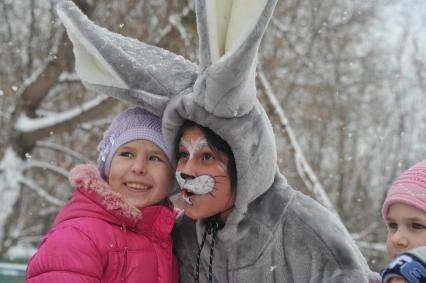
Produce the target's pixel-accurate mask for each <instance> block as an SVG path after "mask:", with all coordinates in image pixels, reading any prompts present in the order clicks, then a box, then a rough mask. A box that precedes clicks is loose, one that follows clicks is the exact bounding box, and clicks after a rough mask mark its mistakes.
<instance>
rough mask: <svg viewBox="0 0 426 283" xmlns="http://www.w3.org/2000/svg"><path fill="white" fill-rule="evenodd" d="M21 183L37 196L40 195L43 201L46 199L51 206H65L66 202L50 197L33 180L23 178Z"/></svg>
mask: <svg viewBox="0 0 426 283" xmlns="http://www.w3.org/2000/svg"><path fill="white" fill-rule="evenodd" d="M20 183H21V184H23V185H25V186H27V187H28V188H29V189H31V190H33V191H34V192H35V193H36V194H37V195H39V196H40V197H41V198H42V199H44V200H45V201H46V202H48V203H49V204H52V205H55V206H63V205H64V204H65V202H64V201H62V200H60V199H58V198H55V197H53V196H51V195H49V194H48V193H47V192H46V191H45V190H43V188H41V187H40V186H39V185H38V184H37V183H36V182H34V181H33V180H30V179H28V178H22V179H21V180H20Z"/></svg>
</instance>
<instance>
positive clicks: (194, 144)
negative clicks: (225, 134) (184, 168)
mask: <svg viewBox="0 0 426 283" xmlns="http://www.w3.org/2000/svg"><path fill="white" fill-rule="evenodd" d="M208 145H209V144H208V143H207V140H206V139H205V138H198V139H196V140H193V141H191V142H186V141H184V140H181V141H180V143H179V146H180V147H184V148H186V150H187V151H188V153H189V159H192V158H193V157H194V153H195V152H196V151H197V150H199V149H200V148H203V147H205V146H208Z"/></svg>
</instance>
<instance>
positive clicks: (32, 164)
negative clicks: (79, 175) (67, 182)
mask: <svg viewBox="0 0 426 283" xmlns="http://www.w3.org/2000/svg"><path fill="white" fill-rule="evenodd" d="M30 168H41V169H44V170H49V171H52V172H54V173H56V174H58V175H60V176H63V177H65V178H68V176H69V173H68V171H67V170H64V169H63V168H61V167H58V166H56V165H53V164H51V163H49V162H44V161H39V160H29V161H27V162H25V165H24V170H28V169H30Z"/></svg>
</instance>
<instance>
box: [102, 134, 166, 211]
mask: <svg viewBox="0 0 426 283" xmlns="http://www.w3.org/2000/svg"><path fill="white" fill-rule="evenodd" d="M108 183H109V185H110V186H111V188H112V190H113V191H116V192H118V193H120V194H121V195H122V196H123V198H124V199H125V200H126V201H127V202H128V203H130V204H131V205H133V206H135V207H137V208H143V207H146V206H150V205H154V204H158V203H160V202H161V201H163V200H164V199H165V198H167V196H168V194H169V193H170V190H171V188H172V184H173V170H172V167H171V165H170V163H169V160H168V158H167V156H166V154H165V153H164V152H163V151H162V150H161V149H160V148H159V147H158V146H157V145H155V144H154V143H152V142H150V141H148V140H142V139H139V140H134V141H131V142H129V143H127V144H124V145H122V146H121V147H120V148H119V149H118V150H117V152H116V153H115V154H114V157H113V158H112V161H111V169H110V171H109V175H108Z"/></svg>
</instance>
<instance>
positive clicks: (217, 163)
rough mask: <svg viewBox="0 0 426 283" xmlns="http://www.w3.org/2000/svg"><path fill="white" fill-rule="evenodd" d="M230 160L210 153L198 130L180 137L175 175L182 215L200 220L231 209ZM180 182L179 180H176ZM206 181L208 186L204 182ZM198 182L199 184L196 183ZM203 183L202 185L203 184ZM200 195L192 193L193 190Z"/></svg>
mask: <svg viewBox="0 0 426 283" xmlns="http://www.w3.org/2000/svg"><path fill="white" fill-rule="evenodd" d="M228 163H229V158H228V157H227V156H226V155H225V154H221V153H219V152H217V151H213V150H212V149H211V148H210V146H209V145H208V143H207V140H206V138H205V136H204V134H203V132H202V131H201V129H199V128H196V127H195V128H189V129H187V130H186V131H185V132H184V134H183V135H182V138H181V141H180V144H179V156H178V163H177V168H176V171H177V172H176V175H178V174H179V175H180V176H182V177H181V181H180V182H179V183H180V186H181V188H182V197H183V198H184V200H185V206H184V211H185V214H186V215H187V216H188V217H189V218H192V219H202V218H207V217H210V216H212V215H215V214H217V213H219V212H223V211H227V210H229V209H230V208H232V207H233V205H234V202H235V193H234V191H233V190H232V188H231V181H230V176H229V172H228ZM178 179H179V178H178ZM206 179H209V182H206V183H208V184H204V182H203V180H206ZM197 180H199V182H198V181H197ZM203 184H204V185H203ZM206 187H209V188H210V189H209V190H206V191H207V192H204V193H203V194H194V192H195V191H196V190H198V191H200V192H201V191H204V190H205V189H206Z"/></svg>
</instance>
